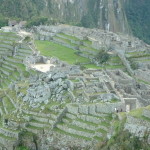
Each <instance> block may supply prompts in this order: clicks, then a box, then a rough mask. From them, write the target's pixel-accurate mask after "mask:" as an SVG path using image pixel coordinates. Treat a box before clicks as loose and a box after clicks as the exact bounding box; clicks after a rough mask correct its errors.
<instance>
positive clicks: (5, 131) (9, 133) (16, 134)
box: [0, 127, 19, 139]
mask: <svg viewBox="0 0 150 150" xmlns="http://www.w3.org/2000/svg"><path fill="white" fill-rule="evenodd" d="M0 134H3V135H5V136H7V137H10V138H15V139H18V138H19V132H17V131H14V130H11V129H7V128H4V127H0Z"/></svg>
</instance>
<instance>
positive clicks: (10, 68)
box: [2, 64, 15, 71]
mask: <svg viewBox="0 0 150 150" xmlns="http://www.w3.org/2000/svg"><path fill="white" fill-rule="evenodd" d="M2 67H3V68H6V69H8V70H10V71H14V70H15V69H14V68H12V67H9V66H8V65H4V64H3V65H2Z"/></svg>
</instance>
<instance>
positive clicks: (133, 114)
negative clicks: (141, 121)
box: [129, 108, 144, 118]
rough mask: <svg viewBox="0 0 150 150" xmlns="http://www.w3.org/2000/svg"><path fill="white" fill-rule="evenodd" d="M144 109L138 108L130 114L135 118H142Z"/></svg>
mask: <svg viewBox="0 0 150 150" xmlns="http://www.w3.org/2000/svg"><path fill="white" fill-rule="evenodd" d="M143 109H144V108H138V109H135V110H132V111H131V112H130V113H129V114H130V115H131V116H133V117H137V118H141V117H142V113H143Z"/></svg>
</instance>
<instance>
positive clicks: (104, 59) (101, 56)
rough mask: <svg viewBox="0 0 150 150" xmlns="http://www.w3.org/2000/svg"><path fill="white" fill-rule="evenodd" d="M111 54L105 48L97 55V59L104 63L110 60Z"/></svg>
mask: <svg viewBox="0 0 150 150" xmlns="http://www.w3.org/2000/svg"><path fill="white" fill-rule="evenodd" d="M109 58H110V56H109V54H108V53H107V52H105V51H104V50H101V51H100V52H99V53H98V55H97V56H96V60H97V61H98V62H99V63H100V64H103V63H105V62H107V61H108V60H109Z"/></svg>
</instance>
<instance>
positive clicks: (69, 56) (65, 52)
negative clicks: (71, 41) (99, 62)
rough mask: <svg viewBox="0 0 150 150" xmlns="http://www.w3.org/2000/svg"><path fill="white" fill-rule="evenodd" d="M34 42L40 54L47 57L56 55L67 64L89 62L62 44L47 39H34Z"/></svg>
mask: <svg viewBox="0 0 150 150" xmlns="http://www.w3.org/2000/svg"><path fill="white" fill-rule="evenodd" d="M35 44H36V46H37V48H38V50H39V51H40V52H41V55H44V56H47V57H48V56H50V57H57V58H59V59H60V60H62V61H65V62H67V63H69V64H75V63H77V62H80V63H86V62H89V59H87V58H84V57H81V56H78V55H76V54H75V52H76V51H75V50H73V49H71V48H67V47H65V46H62V45H60V44H56V43H53V42H49V41H35Z"/></svg>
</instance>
